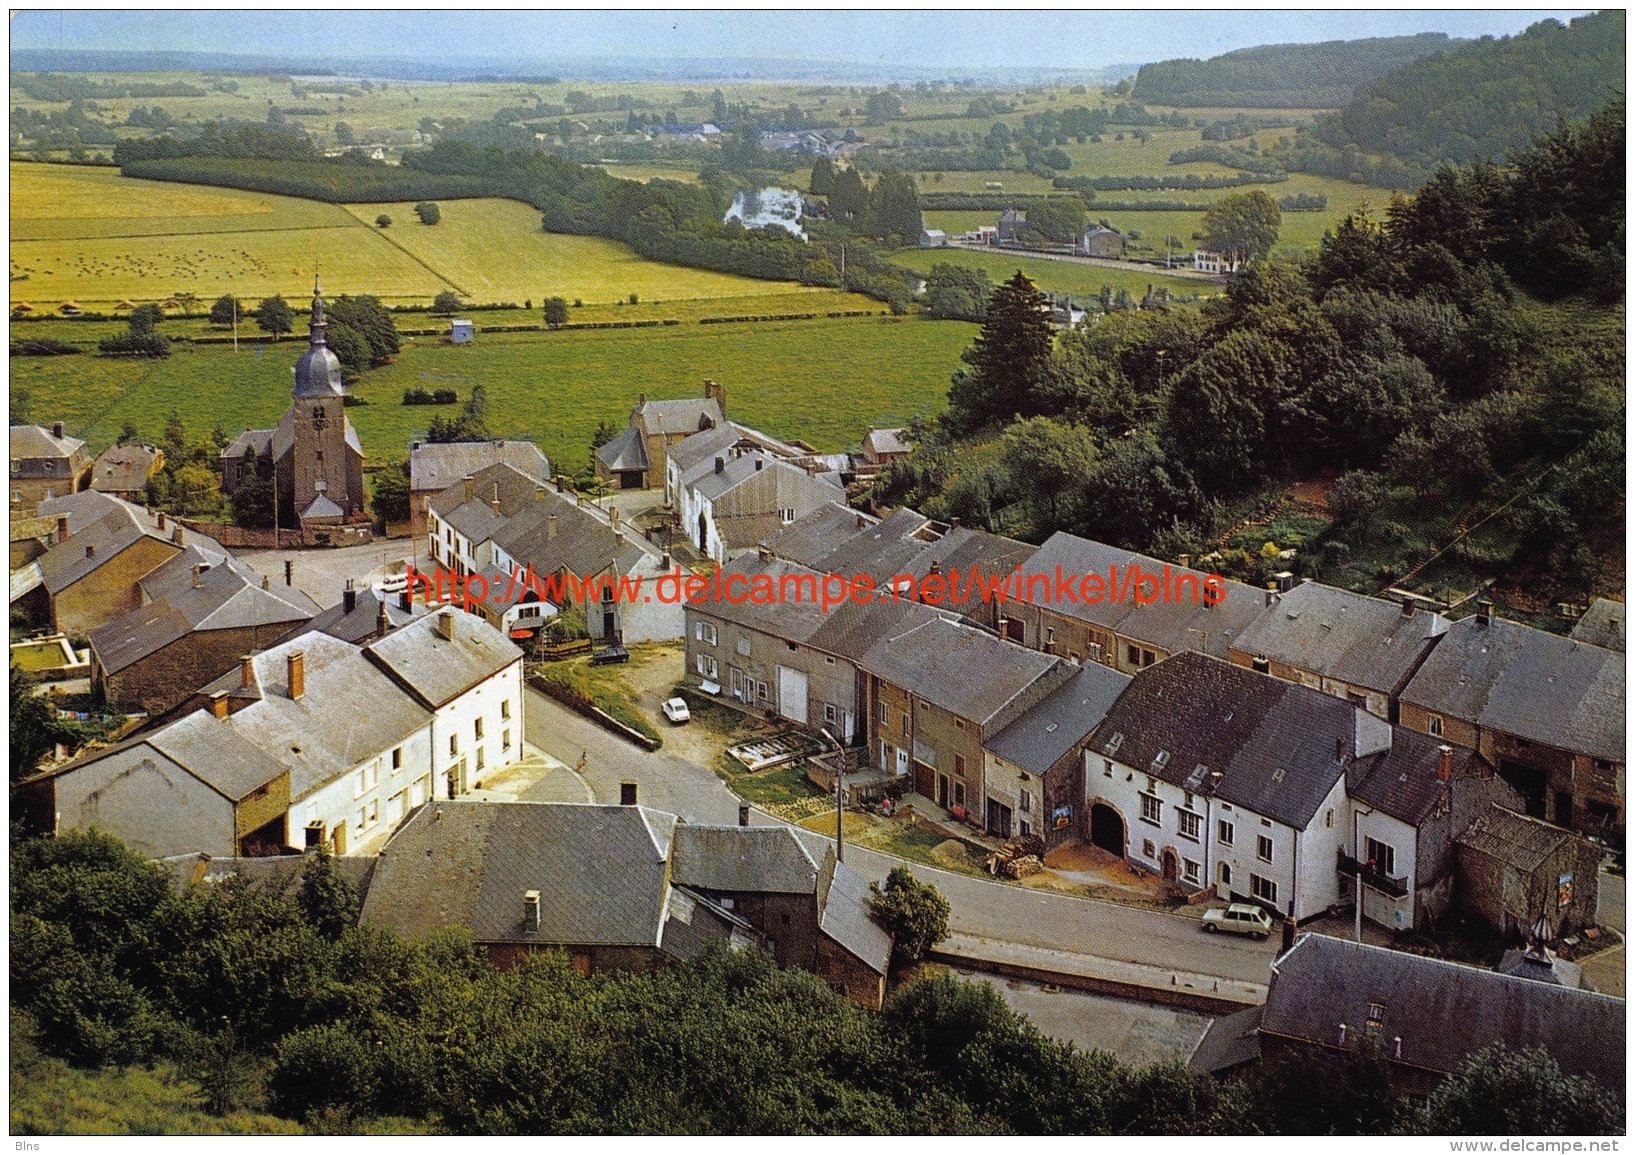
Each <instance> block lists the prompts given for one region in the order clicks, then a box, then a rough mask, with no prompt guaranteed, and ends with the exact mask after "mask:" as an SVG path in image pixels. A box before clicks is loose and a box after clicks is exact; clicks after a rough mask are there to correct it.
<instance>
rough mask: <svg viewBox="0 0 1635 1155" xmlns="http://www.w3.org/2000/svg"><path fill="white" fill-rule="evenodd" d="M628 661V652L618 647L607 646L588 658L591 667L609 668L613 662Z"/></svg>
mask: <svg viewBox="0 0 1635 1155" xmlns="http://www.w3.org/2000/svg"><path fill="white" fill-rule="evenodd" d="M629 660H630V651H629V650H627V649H625V648H624V647H623V646H620V645H612V646H607V647H606V648H604V649H600V650H597V651H596V652H595V653H594V654H592V655H591V656H590V664H591V665H593V666H611V665H612V664H613V663H614V662H628V661H629Z"/></svg>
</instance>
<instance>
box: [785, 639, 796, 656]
mask: <svg viewBox="0 0 1635 1155" xmlns="http://www.w3.org/2000/svg"><path fill="white" fill-rule="evenodd" d="M783 646H784V649H786V650H788V651H789V652H790V653H791V654H795V653H799V652H800V647H799V646H798V645H796V644H795V643H794V642H785V643H784V644H783Z"/></svg>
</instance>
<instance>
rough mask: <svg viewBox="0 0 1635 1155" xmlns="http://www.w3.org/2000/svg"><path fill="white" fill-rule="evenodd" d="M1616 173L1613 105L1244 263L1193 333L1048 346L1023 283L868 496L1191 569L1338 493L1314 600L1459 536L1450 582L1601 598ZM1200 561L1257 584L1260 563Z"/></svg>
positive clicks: (1617, 281) (999, 297) (1614, 447)
mask: <svg viewBox="0 0 1635 1155" xmlns="http://www.w3.org/2000/svg"><path fill="white" fill-rule="evenodd" d="M1623 171H1624V109H1623V106H1622V104H1617V105H1613V106H1609V107H1608V108H1606V109H1604V110H1602V111H1601V112H1599V113H1597V114H1596V115H1595V116H1593V117H1591V118H1589V119H1588V120H1587V121H1585V122H1582V123H1579V124H1576V125H1573V126H1571V127H1567V128H1563V129H1562V130H1561V131H1559V132H1557V133H1556V134H1554V135H1552V136H1550V137H1548V138H1545V139H1543V140H1540V141H1539V142H1537V143H1535V144H1534V145H1532V146H1531V147H1529V148H1527V149H1525V150H1522V151H1520V152H1518V153H1516V154H1514V155H1513V157H1512V163H1511V165H1510V166H1509V167H1506V168H1499V167H1496V166H1493V165H1489V164H1477V165H1472V166H1465V167H1458V168H1445V169H1443V170H1441V171H1439V172H1438V173H1437V175H1436V176H1435V178H1434V179H1432V180H1431V181H1430V182H1429V183H1428V184H1427V185H1426V186H1425V187H1424V188H1423V189H1422V190H1421V191H1420V192H1419V194H1418V195H1417V196H1415V197H1414V198H1412V199H1408V198H1400V197H1399V198H1396V199H1395V200H1393V201H1392V202H1391V204H1390V206H1389V209H1388V210H1387V212H1386V214H1385V216H1384V218H1383V219H1376V218H1375V217H1374V216H1372V215H1370V214H1366V213H1358V214H1354V215H1353V216H1351V217H1349V218H1348V219H1346V220H1345V221H1344V222H1343V223H1342V224H1341V226H1340V227H1339V228H1338V229H1336V230H1334V231H1333V232H1331V233H1329V234H1328V235H1326V236H1325V238H1324V240H1323V242H1322V244H1321V246H1320V248H1319V250H1318V252H1317V253H1316V254H1315V255H1314V256H1313V257H1312V258H1310V259H1309V260H1307V261H1304V262H1299V263H1295V262H1284V261H1263V262H1258V263H1254V264H1251V265H1250V266H1249V267H1248V268H1247V269H1246V270H1245V271H1244V272H1242V273H1240V274H1239V275H1238V276H1236V277H1235V278H1234V279H1233V280H1232V281H1231V282H1230V283H1229V285H1228V287H1227V291H1226V293H1225V295H1224V296H1222V297H1220V298H1216V299H1214V300H1211V301H1209V302H1207V303H1206V304H1205V305H1204V306H1203V307H1202V308H1201V309H1196V310H1195V309H1189V308H1175V309H1162V308H1159V309H1151V310H1147V309H1143V310H1141V311H1123V312H1115V313H1113V314H1112V315H1109V316H1107V317H1105V318H1103V319H1101V320H1100V321H1099V322H1098V323H1096V324H1095V325H1090V326H1081V327H1078V328H1075V329H1073V330H1070V331H1068V332H1066V333H1063V334H1061V335H1060V336H1059V337H1054V336H1053V334H1052V331H1051V329H1050V328H1049V326H1048V324H1047V323H1046V315H1047V313H1046V307H1045V301H1044V298H1043V295H1042V294H1040V293H1039V292H1038V291H1037V289H1035V288H1034V286H1033V285H1032V283H1031V282H1030V281H1028V280H1027V278H1025V277H1024V276H1022V275H1021V274H1020V273H1018V274H1017V276H1016V277H1014V278H1012V280H1011V281H1009V282H1007V283H1006V284H1004V285H1001V286H1000V287H999V288H998V289H997V290H996V291H995V292H994V294H993V297H992V299H991V300H990V302H989V304H988V308H987V310H986V321H985V324H984V328H983V330H982V332H981V334H980V335H979V337H978V339H977V341H976V343H975V345H973V346H972V347H971V348H970V349H969V350H968V351H967V352H966V353H965V354H964V360H965V365H964V367H962V368H961V369H960V370H959V371H958V372H957V373H956V375H955V377H954V380H953V384H952V387H951V389H950V391H949V410H948V412H947V413H946V414H945V415H944V416H943V417H942V418H940V419H938V421H936V422H935V423H932V424H930V425H928V426H927V427H926V428H924V429H922V430H921V431H920V433H919V438H918V441H919V444H920V445H921V447H922V451H921V452H918V453H916V454H915V456H914V457H913V458H912V459H909V460H907V461H904V462H901V463H897V464H894V465H893V466H891V467H890V468H889V469H888V470H887V471H886V473H885V475H884V477H883V479H882V481H881V483H880V484H879V486H878V488H877V491H876V497H877V499H879V500H881V501H882V502H884V503H886V504H899V503H906V504H911V505H914V506H916V507H917V508H920V509H921V510H922V511H923V512H926V513H927V514H929V515H931V516H941V517H946V516H959V517H962V518H963V519H964V520H965V521H966V522H967V523H975V524H983V525H987V526H989V527H990V528H995V529H1001V530H1003V531H1005V532H1011V533H1017V534H1020V535H1023V536H1028V537H1032V538H1034V539H1042V537H1043V536H1045V535H1046V534H1048V533H1050V532H1051V531H1053V530H1056V529H1065V530H1070V531H1072V532H1075V533H1079V534H1082V535H1084V536H1086V537H1091V538H1095V539H1098V540H1102V541H1107V542H1112V543H1114V544H1117V545H1121V546H1126V547H1130V548H1136V549H1147V550H1151V551H1153V552H1156V553H1158V554H1161V555H1163V556H1166V557H1176V556H1179V555H1181V554H1191V555H1193V556H1194V557H1197V556H1200V555H1203V554H1205V553H1206V552H1207V550H1208V548H1209V546H1210V544H1211V543H1212V542H1214V541H1216V540H1217V535H1218V533H1219V532H1220V530H1221V529H1222V528H1223V526H1225V525H1229V524H1231V523H1232V522H1233V521H1235V520H1239V519H1240V518H1241V517H1242V516H1243V514H1244V512H1245V510H1252V509H1253V508H1255V507H1256V506H1257V505H1258V504H1260V503H1263V502H1264V501H1265V500H1268V499H1272V500H1274V501H1275V497H1274V495H1276V494H1280V493H1281V492H1282V491H1283V490H1284V488H1285V487H1286V486H1287V485H1288V484H1289V483H1291V482H1293V481H1296V480H1298V479H1304V478H1312V477H1322V476H1325V475H1326V476H1328V477H1329V478H1334V477H1335V475H1336V474H1338V478H1337V481H1335V484H1334V485H1333V488H1332V490H1331V492H1330V493H1329V495H1328V498H1327V505H1328V510H1329V513H1330V514H1331V515H1332V522H1331V524H1329V525H1328V527H1327V528H1326V530H1324V531H1323V533H1322V534H1321V535H1320V536H1319V537H1318V538H1317V539H1316V540H1311V541H1307V542H1304V543H1303V544H1304V545H1305V547H1306V548H1303V549H1302V550H1301V551H1300V556H1299V559H1298V562H1297V563H1296V564H1297V568H1299V569H1300V570H1301V571H1302V572H1303V573H1305V574H1307V575H1309V576H1317V577H1322V578H1324V580H1330V581H1334V582H1335V583H1336V584H1349V585H1352V586H1353V587H1354V588H1355V587H1356V586H1358V585H1362V586H1364V587H1367V586H1369V585H1370V584H1372V585H1373V586H1374V587H1375V588H1382V587H1384V586H1387V585H1389V584H1391V583H1392V582H1393V581H1395V580H1398V579H1401V578H1403V577H1404V576H1405V575H1407V574H1408V573H1409V572H1410V571H1412V570H1413V569H1414V567H1415V565H1416V564H1417V561H1419V560H1423V559H1424V558H1425V557H1426V556H1428V555H1429V554H1430V552H1431V551H1432V549H1433V548H1434V547H1435V546H1437V545H1441V544H1443V542H1441V541H1438V540H1436V538H1437V536H1438V535H1439V534H1444V535H1446V536H1452V535H1453V533H1454V527H1455V526H1456V525H1457V526H1458V528H1459V529H1460V531H1461V532H1460V535H1459V538H1458V540H1457V544H1456V548H1455V549H1454V550H1453V551H1452V555H1451V556H1453V557H1454V558H1456V559H1457V560H1459V561H1460V562H1461V563H1462V564H1464V565H1465V566H1467V567H1468V568H1470V569H1473V570H1476V571H1479V572H1486V573H1503V574H1505V575H1507V576H1508V577H1509V578H1511V579H1512V580H1514V581H1515V582H1516V583H1517V584H1518V585H1519V586H1522V587H1525V588H1528V589H1531V590H1533V591H1535V592H1538V593H1539V596H1541V597H1545V598H1548V597H1551V596H1556V595H1563V596H1565V595H1571V596H1583V595H1584V594H1586V593H1588V592H1589V591H1590V590H1592V589H1594V588H1596V585H1597V582H1598V581H1600V580H1601V579H1602V577H1603V574H1602V571H1601V565H1602V559H1607V560H1609V561H1613V562H1614V564H1615V565H1616V566H1617V570H1618V572H1616V573H1610V574H1607V575H1605V576H1606V577H1607V578H1609V579H1614V584H1616V581H1621V560H1620V559H1621V556H1622V540H1623V505H1622V501H1621V499H1620V495H1621V494H1622V493H1623V489H1624V426H1623V406H1624V346H1623V341H1624V331H1623V312H1622V307H1621V301H1622V298H1623V292H1624V267H1623V261H1624V258H1623V250H1624V183H1623ZM1552 302H1553V303H1552ZM1429 511H1440V513H1441V515H1442V516H1444V517H1445V518H1446V521H1445V522H1440V523H1434V524H1433V523H1428V522H1427V521H1426V517H1427V513H1428V512H1429ZM1466 529H1470V530H1472V532H1470V533H1468V534H1467V533H1465V532H1464V530H1466ZM1478 530H1479V532H1477V531H1478ZM1268 536H1271V535H1268ZM1275 552H1276V551H1275V550H1274V551H1273V555H1274V556H1273V557H1272V559H1271V560H1273V561H1276V558H1275ZM1364 558H1367V559H1369V560H1368V561H1367V562H1366V563H1365V562H1364ZM1212 561H1213V562H1214V563H1215V564H1217V565H1218V567H1219V568H1220V569H1221V570H1222V571H1223V572H1226V573H1228V574H1229V575H1230V576H1237V577H1243V578H1246V579H1249V580H1253V581H1260V580H1263V579H1264V578H1265V576H1266V572H1265V566H1266V564H1267V559H1266V558H1264V557H1262V556H1261V555H1259V554H1257V553H1251V552H1242V553H1239V554H1236V555H1232V554H1227V555H1223V556H1220V557H1217V558H1213V559H1212ZM1280 564H1281V563H1280Z"/></svg>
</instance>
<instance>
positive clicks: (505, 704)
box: [500, 698, 511, 722]
mask: <svg viewBox="0 0 1635 1155" xmlns="http://www.w3.org/2000/svg"><path fill="white" fill-rule="evenodd" d="M500 720H501V721H502V722H509V721H510V720H511V699H510V698H506V699H505V700H504V701H502V702H501V703H500Z"/></svg>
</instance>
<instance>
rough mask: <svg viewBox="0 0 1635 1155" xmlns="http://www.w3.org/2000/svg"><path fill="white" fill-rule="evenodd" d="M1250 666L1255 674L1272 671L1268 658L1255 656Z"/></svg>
mask: <svg viewBox="0 0 1635 1155" xmlns="http://www.w3.org/2000/svg"><path fill="white" fill-rule="evenodd" d="M1267 604H1268V605H1269V604H1270V603H1267ZM1252 668H1253V669H1254V671H1255V673H1257V674H1269V673H1271V672H1272V663H1271V660H1270V659H1268V658H1256V659H1255V660H1254V662H1253V663H1252Z"/></svg>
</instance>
